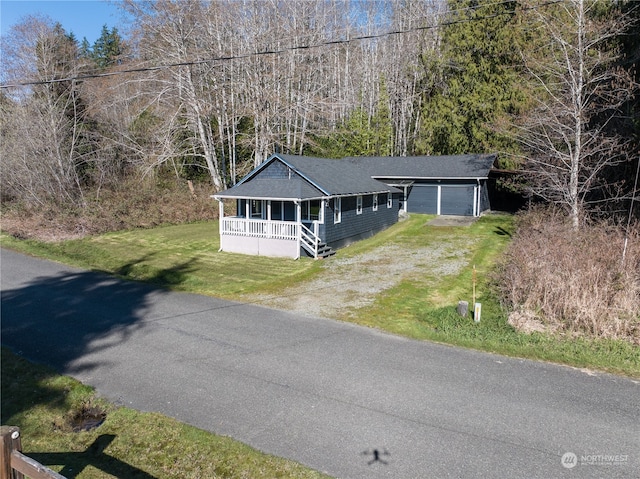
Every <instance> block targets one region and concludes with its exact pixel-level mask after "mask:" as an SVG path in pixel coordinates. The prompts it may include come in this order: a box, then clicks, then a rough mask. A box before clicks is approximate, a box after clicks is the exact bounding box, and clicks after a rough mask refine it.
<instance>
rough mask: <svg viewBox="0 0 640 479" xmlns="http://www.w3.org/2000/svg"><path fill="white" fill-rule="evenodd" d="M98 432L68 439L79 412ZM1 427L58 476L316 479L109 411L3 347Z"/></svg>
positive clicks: (174, 426) (173, 426)
mask: <svg viewBox="0 0 640 479" xmlns="http://www.w3.org/2000/svg"><path fill="white" fill-rule="evenodd" d="M88 406H89V407H91V408H94V409H99V410H101V411H103V412H106V419H105V421H104V423H103V424H102V425H100V426H99V427H98V428H95V429H93V430H90V431H82V432H73V430H72V429H71V427H70V426H69V425H68V422H69V419H70V418H71V417H73V416H74V415H75V414H76V413H78V412H80V411H81V410H82V409H83V408H84V409H87V407H88ZM2 424H7V425H12V426H18V427H20V430H21V434H22V447H23V451H24V453H25V454H27V455H28V456H30V457H32V458H34V459H35V460H37V461H38V462H40V463H42V464H44V465H46V466H47V467H49V468H51V469H53V470H54V471H56V472H59V473H61V474H62V475H64V476H65V477H75V478H78V479H98V478H112V477H121V478H132V479H133V478H139V479H147V478H148V479H151V478H155V479H162V478H194V479H196V478H197V479H200V478H211V479H215V478H268V479H271V478H320V477H327V476H324V475H322V474H320V473H318V472H316V471H313V470H310V469H308V468H305V467H303V466H301V465H300V464H298V463H295V462H293V461H289V460H285V459H281V458H278V457H274V456H270V455H267V454H263V453H261V452H259V451H256V450H255V449H252V448H250V447H249V446H246V445H244V444H242V443H240V442H237V441H234V440H232V439H230V438H227V437H221V436H216V435H214V434H210V433H208V432H206V431H203V430H201V429H197V428H194V427H191V426H188V425H185V424H182V423H179V422H177V421H175V420H173V419H170V418H167V417H165V416H161V415H159V414H156V413H141V412H138V411H134V410H131V409H127V408H123V407H116V406H114V405H112V404H109V403H107V402H106V401H104V400H102V399H99V398H97V397H96V396H95V393H94V391H93V390H92V389H91V388H89V387H87V386H84V385H82V384H80V383H79V382H77V381H75V380H73V379H71V378H68V377H64V376H59V375H57V374H55V373H54V372H53V371H51V370H49V369H47V368H45V367H42V366H38V365H35V364H33V363H30V362H28V361H26V360H24V359H22V358H20V357H18V356H16V355H14V354H12V353H11V352H9V351H8V350H7V349H6V348H2Z"/></svg>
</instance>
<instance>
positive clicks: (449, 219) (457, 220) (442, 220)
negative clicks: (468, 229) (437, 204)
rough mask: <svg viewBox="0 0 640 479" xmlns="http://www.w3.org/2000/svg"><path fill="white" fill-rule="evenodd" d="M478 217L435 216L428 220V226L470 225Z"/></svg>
mask: <svg viewBox="0 0 640 479" xmlns="http://www.w3.org/2000/svg"><path fill="white" fill-rule="evenodd" d="M477 220H478V218H475V217H473V216H436V217H435V218H433V219H432V220H430V221H428V222H427V224H428V225H429V226H471V225H472V224H473V223H475V222H476V221H477Z"/></svg>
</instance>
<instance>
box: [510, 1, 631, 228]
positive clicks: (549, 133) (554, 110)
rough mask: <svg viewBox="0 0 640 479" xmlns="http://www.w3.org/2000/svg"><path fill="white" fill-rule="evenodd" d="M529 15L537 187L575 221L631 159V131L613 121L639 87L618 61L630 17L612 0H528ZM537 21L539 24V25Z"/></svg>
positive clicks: (528, 129) (531, 159)
mask: <svg viewBox="0 0 640 479" xmlns="http://www.w3.org/2000/svg"><path fill="white" fill-rule="evenodd" d="M527 7H528V8H527V9H526V12H525V15H526V17H527V21H528V22H530V24H531V29H532V31H534V32H535V34H534V36H533V38H534V39H535V35H538V37H537V41H536V45H537V48H532V45H531V43H529V44H528V45H526V46H525V47H526V49H523V59H524V61H525V65H526V68H527V71H528V72H529V74H530V75H531V77H532V79H533V80H534V82H535V83H536V85H537V87H536V90H535V95H533V101H534V102H535V105H534V108H533V109H532V110H531V111H530V113H529V114H528V115H527V117H526V118H524V121H523V123H522V130H521V133H522V134H521V136H520V140H521V141H522V143H523V144H524V146H525V147H526V150H527V153H528V158H527V160H528V168H529V173H530V179H531V183H530V188H531V191H532V193H533V194H535V195H538V196H540V197H542V198H544V199H546V200H548V201H551V202H554V203H557V204H561V205H563V206H564V207H566V209H567V211H568V214H569V216H570V218H571V221H572V224H573V226H574V228H578V227H579V225H580V221H581V217H582V215H583V213H584V209H585V207H586V206H587V205H588V204H589V202H590V201H591V200H600V201H602V200H605V198H601V197H598V196H593V194H594V191H595V190H596V189H598V188H599V187H600V184H599V182H600V181H601V180H602V176H601V173H602V171H603V169H604V168H605V167H607V166H611V165H615V164H617V163H619V162H622V161H625V160H626V156H625V145H626V143H627V142H628V140H629V139H628V138H625V137H623V136H622V135H619V134H616V133H615V132H611V130H610V129H609V128H607V126H608V125H609V124H610V122H612V121H613V119H614V118H616V116H618V115H619V114H620V112H619V107H620V105H622V104H623V102H624V101H625V100H627V99H628V98H629V96H630V95H632V94H633V92H634V90H635V89H636V88H635V86H634V84H633V82H632V81H631V79H630V78H629V76H628V74H627V72H626V71H624V70H622V69H619V68H616V66H615V60H616V59H617V53H618V52H617V51H616V50H615V49H614V48H612V43H611V40H612V39H613V38H615V37H616V36H617V35H619V34H620V33H621V32H622V31H623V30H624V29H625V28H626V26H627V24H628V23H627V22H628V21H629V20H628V17H626V16H625V15H622V14H621V13H620V12H619V11H617V10H616V9H615V6H614V5H613V4H606V2H597V1H592V0H567V1H564V2H560V3H554V4H552V5H544V4H542V3H541V2H530V3H529V4H527ZM534 27H535V28H534Z"/></svg>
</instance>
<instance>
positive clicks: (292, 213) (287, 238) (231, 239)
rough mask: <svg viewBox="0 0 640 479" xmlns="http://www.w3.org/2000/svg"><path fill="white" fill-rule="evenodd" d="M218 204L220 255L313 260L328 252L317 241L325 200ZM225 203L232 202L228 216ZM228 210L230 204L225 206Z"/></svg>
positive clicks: (222, 199)
mask: <svg viewBox="0 0 640 479" xmlns="http://www.w3.org/2000/svg"><path fill="white" fill-rule="evenodd" d="M214 198H215V199H216V200H218V204H219V218H220V251H226V252H232V253H241V254H251V255H260V256H270V257H285V258H293V259H298V258H300V256H301V254H304V253H305V252H306V253H308V254H309V256H311V257H313V258H320V257H325V256H327V255H328V254H327V253H328V252H330V251H331V249H330V248H329V247H327V246H326V245H325V244H324V243H323V242H322V240H321V238H320V231H319V225H320V223H321V222H322V221H323V216H324V215H323V211H324V204H325V201H326V200H325V199H320V198H316V199H306V200H303V199H288V198H287V199H284V198H264V197H263V198H255V197H253V198H252V197H235V198H229V197H228V196H225V197H222V196H219V195H214ZM225 200H235V210H236V211H235V214H233V215H227V214H226V212H225ZM226 206H227V207H228V208H233V203H231V204H230V203H229V201H227V202H226Z"/></svg>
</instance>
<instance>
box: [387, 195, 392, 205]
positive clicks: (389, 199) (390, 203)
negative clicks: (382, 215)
mask: <svg viewBox="0 0 640 479" xmlns="http://www.w3.org/2000/svg"><path fill="white" fill-rule="evenodd" d="M387 208H393V195H392V194H391V193H387Z"/></svg>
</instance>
